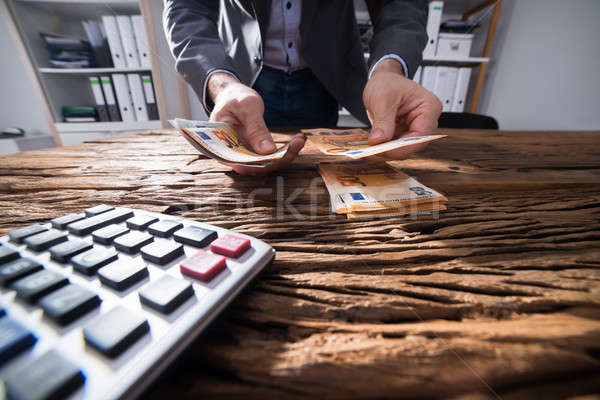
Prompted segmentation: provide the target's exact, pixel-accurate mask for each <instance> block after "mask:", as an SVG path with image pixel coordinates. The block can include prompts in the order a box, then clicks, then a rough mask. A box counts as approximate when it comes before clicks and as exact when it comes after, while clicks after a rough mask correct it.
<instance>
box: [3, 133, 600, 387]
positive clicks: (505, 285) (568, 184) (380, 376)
mask: <svg viewBox="0 0 600 400" xmlns="http://www.w3.org/2000/svg"><path fill="white" fill-rule="evenodd" d="M445 133H447V132H445ZM449 134H450V136H449V137H448V138H447V139H445V140H442V141H439V142H436V143H432V144H431V145H430V146H429V148H428V149H427V150H426V151H425V152H423V153H421V154H419V155H418V156H417V157H414V158H412V159H410V160H406V161H402V162H397V163H396V165H397V166H399V167H400V168H402V169H403V170H405V171H406V172H407V173H408V174H410V175H413V176H415V177H416V178H417V179H419V180H420V181H421V182H423V183H424V184H426V185H429V186H431V187H433V188H435V189H437V190H439V191H441V192H443V193H445V194H446V195H447V196H448V198H449V203H448V211H447V212H444V213H442V214H441V215H440V216H439V219H436V218H432V217H431V216H419V217H418V218H414V217H400V218H391V219H378V220H367V221H365V220H362V221H361V220H353V221H348V220H346V219H344V218H342V217H338V216H333V215H330V214H329V205H328V195H327V191H326V189H325V186H324V185H323V183H322V181H321V180H320V178H319V177H318V174H317V171H316V169H315V167H314V162H315V161H316V160H317V159H318V158H319V156H318V154H317V153H316V152H314V151H313V150H312V149H310V148H309V149H305V153H304V154H303V157H302V159H301V160H299V161H298V162H296V163H295V164H294V165H293V166H292V167H290V168H288V169H286V170H283V171H279V172H277V173H275V174H273V175H270V176H266V177H240V176H236V175H235V174H233V173H232V172H231V171H230V169H229V168H228V167H224V166H221V165H219V164H218V163H216V162H214V161H212V160H207V159H203V158H202V157H199V156H198V155H197V154H196V153H195V151H194V150H193V149H192V148H191V147H190V146H189V145H188V144H187V143H186V142H185V141H184V140H183V139H181V138H180V137H179V136H177V135H176V134H175V133H174V132H172V131H161V132H146V133H140V134H137V135H135V136H132V137H128V138H122V139H112V140H105V141H100V142H93V143H87V144H82V145H78V146H71V147H63V148H57V149H50V150H45V151H36V152H27V153H22V154H18V155H14V156H9V157H3V158H0V194H1V196H0V209H1V212H0V234H4V233H6V232H8V231H10V230H11V229H14V228H16V227H18V226H22V225H27V224H31V223H34V222H38V221H43V220H46V219H48V218H51V217H55V216H58V215H63V214H66V213H68V212H74V211H78V210H81V209H82V208H86V207H89V206H92V205H95V204H98V203H106V204H114V205H123V206H132V207H140V208H143V209H148V210H152V211H159V212H166V213H170V214H174V215H181V216H183V217H187V218H192V219H197V220H202V221H206V222H209V223H212V224H216V225H220V226H224V227H227V228H231V229H233V230H236V231H239V232H244V233H247V234H250V235H254V236H256V237H259V238H261V239H263V240H265V241H267V242H269V243H271V244H272V245H273V246H274V247H275V249H276V250H277V257H276V261H275V262H274V263H273V264H272V266H271V267H269V268H268V269H267V270H266V271H265V272H264V273H263V274H262V275H261V276H260V278H259V279H258V281H257V283H256V284H255V286H253V287H252V288H251V289H250V290H248V291H247V292H246V293H245V294H244V295H242V296H241V297H240V298H239V299H238V300H236V302H235V303H234V305H233V306H232V307H231V308H230V309H229V310H228V311H227V312H226V313H225V314H224V315H223V317H221V318H220V319H219V320H218V321H217V322H216V323H215V324H214V326H213V327H211V328H210V329H209V330H208V331H207V333H205V334H204V335H203V336H202V337H201V338H200V339H199V340H197V341H196V343H195V344H194V345H193V346H192V347H191V348H190V349H189V350H188V351H187V352H186V354H185V356H184V357H183V358H182V359H181V360H180V361H179V362H178V363H177V364H176V365H175V366H174V367H173V368H171V369H170V373H169V374H167V375H166V376H165V377H163V378H162V379H161V380H160V381H159V382H158V383H157V384H156V385H155V386H154V387H153V389H152V390H151V392H150V393H149V395H151V397H153V398H167V397H169V398H200V397H202V398H232V397H243V398H246V399H253V398H257V399H258V398H261V399H264V398H305V397H312V398H336V399H337V398H440V397H442V398H449V399H489V398H492V399H495V398H503V399H526V398H532V397H534V396H536V397H539V398H575V397H579V396H585V397H586V398H587V396H589V395H590V394H593V393H598V392H600V186H599V184H600V132H502V131H500V132H497V131H495V132H489V131H488V132H485V131H451V132H449ZM286 137H287V136H285V135H281V136H277V138H278V140H280V141H285V139H286ZM256 189H259V190H256Z"/></svg>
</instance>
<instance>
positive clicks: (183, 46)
mask: <svg viewBox="0 0 600 400" xmlns="http://www.w3.org/2000/svg"><path fill="white" fill-rule="evenodd" d="M164 2H165V9H164V14H163V20H164V28H165V33H166V35H167V38H168V41H169V44H170V47H171V51H172V52H173V55H174V56H175V60H176V63H175V65H176V68H177V71H178V72H179V73H180V74H182V75H183V77H184V78H185V80H186V81H187V82H188V83H189V84H190V85H191V86H192V88H193V89H194V91H195V92H196V94H197V95H198V97H199V98H200V99H202V100H203V101H202V103H203V104H204V105H205V107H206V108H207V111H210V109H211V108H212V104H211V103H210V99H206V101H204V100H205V99H203V93H204V88H205V84H206V78H207V76H208V75H209V74H210V73H211V72H212V71H214V70H216V69H225V70H229V71H232V72H234V73H235V74H236V75H237V77H238V78H239V79H240V81H241V82H243V83H245V84H247V85H249V86H251V85H252V84H253V83H254V81H255V80H256V78H257V77H258V74H259V73H260V70H261V68H262V41H261V37H265V33H266V29H267V25H268V23H269V21H268V19H269V10H270V1H268V0H263V1H259V0H164ZM366 3H367V7H368V9H369V14H370V16H371V21H372V23H373V26H374V35H373V38H372V40H371V46H370V47H371V49H370V58H369V61H368V64H369V66H371V65H372V64H373V63H375V62H377V60H379V59H380V58H381V57H383V56H384V55H386V54H396V55H398V56H400V57H401V58H402V59H403V60H404V61H405V62H406V65H407V66H408V75H409V76H410V77H412V76H413V75H414V73H415V71H416V69H417V67H418V65H419V64H420V63H421V61H422V52H423V49H424V48H425V44H426V42H427V32H426V30H425V25H426V23H427V1H426V0H388V1H385V0H377V1H370V0H366ZM300 31H301V32H300V34H301V37H302V43H303V48H302V49H300V52H301V55H302V57H303V59H304V61H305V62H306V64H307V65H308V67H309V68H310V69H311V70H312V72H313V73H314V74H315V76H316V77H317V78H318V79H319V81H320V82H321V83H322V84H323V85H324V86H325V87H326V88H327V90H328V91H329V92H330V93H331V94H332V95H333V96H334V97H335V98H336V99H337V100H338V102H339V103H340V104H341V105H343V106H344V107H346V108H347V109H348V110H349V111H350V112H351V113H352V114H353V115H354V116H355V117H357V118H358V119H360V120H362V121H363V122H366V123H368V118H367V115H366V111H365V107H364V105H363V102H362V91H363V89H364V87H365V84H366V82H367V65H366V64H365V60H364V56H363V50H362V47H361V44H360V38H359V33H358V27H357V24H356V18H355V14H354V3H353V1H352V0H304V1H303V2H302V20H301V26H300Z"/></svg>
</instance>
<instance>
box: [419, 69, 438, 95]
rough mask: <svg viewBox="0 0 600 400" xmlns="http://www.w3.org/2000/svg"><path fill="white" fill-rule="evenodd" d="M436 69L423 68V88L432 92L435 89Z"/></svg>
mask: <svg viewBox="0 0 600 400" xmlns="http://www.w3.org/2000/svg"><path fill="white" fill-rule="evenodd" d="M436 69H437V67H423V72H422V73H421V86H423V87H424V88H425V89H427V90H429V91H430V92H433V88H434V87H435V72H436Z"/></svg>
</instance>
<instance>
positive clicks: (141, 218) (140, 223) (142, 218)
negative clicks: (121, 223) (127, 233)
mask: <svg viewBox="0 0 600 400" xmlns="http://www.w3.org/2000/svg"><path fill="white" fill-rule="evenodd" d="M156 221H158V218H156V217H150V216H148V215H136V216H135V217H133V218H129V219H128V220H127V221H126V222H125V223H126V224H127V226H128V227H130V228H131V229H135V230H137V231H145V230H146V228H148V226H149V225H151V224H153V223H155V222H156Z"/></svg>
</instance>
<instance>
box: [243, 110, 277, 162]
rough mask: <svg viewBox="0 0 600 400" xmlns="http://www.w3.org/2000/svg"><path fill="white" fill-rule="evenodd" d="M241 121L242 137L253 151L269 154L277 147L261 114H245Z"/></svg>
mask: <svg viewBox="0 0 600 400" xmlns="http://www.w3.org/2000/svg"><path fill="white" fill-rule="evenodd" d="M241 123H242V125H243V126H244V133H245V135H244V139H245V140H246V141H247V142H248V143H249V144H250V146H252V148H253V149H254V151H256V152H257V153H259V154H269V153H272V152H274V151H275V150H276V149H277V147H276V146H275V142H274V141H273V137H272V136H271V134H270V133H269V130H268V129H267V125H266V124H265V121H264V119H263V118H262V115H260V114H256V113H252V114H245V115H244V116H243V118H242V120H241Z"/></svg>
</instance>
